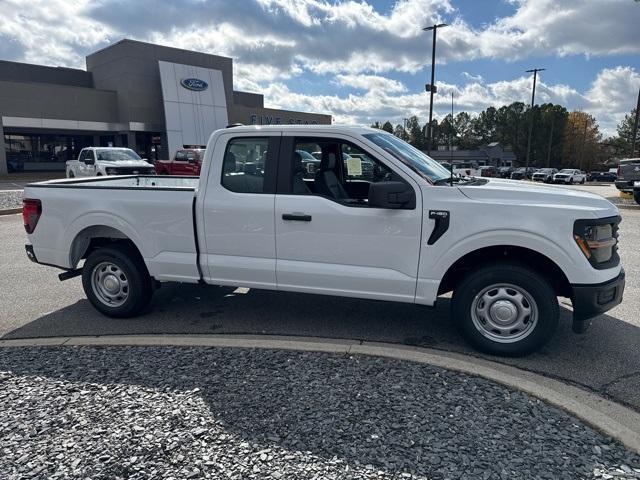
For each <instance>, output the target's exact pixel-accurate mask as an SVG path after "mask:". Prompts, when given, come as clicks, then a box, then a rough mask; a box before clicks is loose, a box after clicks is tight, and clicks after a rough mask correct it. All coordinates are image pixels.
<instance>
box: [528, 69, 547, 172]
mask: <svg viewBox="0 0 640 480" xmlns="http://www.w3.org/2000/svg"><path fill="white" fill-rule="evenodd" d="M543 70H546V68H534V69H533V70H527V73H532V72H533V91H532V92H531V112H530V113H529V136H528V138H527V163H526V170H525V177H526V176H527V173H528V172H529V159H530V157H531V134H532V133H533V105H534V104H535V101H536V79H537V78H538V72H542V71H543Z"/></svg>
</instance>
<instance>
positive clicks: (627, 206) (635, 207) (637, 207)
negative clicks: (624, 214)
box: [614, 203, 640, 210]
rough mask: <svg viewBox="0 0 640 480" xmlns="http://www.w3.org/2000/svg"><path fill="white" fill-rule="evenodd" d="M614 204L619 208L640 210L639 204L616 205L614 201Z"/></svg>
mask: <svg viewBox="0 0 640 480" xmlns="http://www.w3.org/2000/svg"><path fill="white" fill-rule="evenodd" d="M614 205H615V206H616V207H618V209H619V210H640V205H616V204H615V203H614Z"/></svg>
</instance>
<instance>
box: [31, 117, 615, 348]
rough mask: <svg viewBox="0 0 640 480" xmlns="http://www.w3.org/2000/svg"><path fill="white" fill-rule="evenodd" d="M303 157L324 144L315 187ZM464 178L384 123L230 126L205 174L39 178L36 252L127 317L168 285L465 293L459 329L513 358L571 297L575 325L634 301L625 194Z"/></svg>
mask: <svg viewBox="0 0 640 480" xmlns="http://www.w3.org/2000/svg"><path fill="white" fill-rule="evenodd" d="M301 151H304V152H309V153H314V152H320V165H319V168H318V169H317V171H315V173H314V176H313V177H312V178H309V175H308V172H306V171H305V169H304V168H303V159H302V155H301V153H300V152H301ZM363 162H365V163H367V164H369V163H370V164H372V165H373V168H366V169H365V168H363ZM257 164H260V165H261V168H246V166H245V165H257ZM450 181H451V178H450V172H449V171H448V170H446V169H444V168H443V167H442V166H440V165H439V164H438V163H437V162H435V161H434V160H432V159H431V158H429V157H428V156H426V155H425V154H423V153H422V152H420V151H419V150H416V149H415V148H413V147H411V146H410V145H408V144H407V143H405V142H403V141H402V140H400V139H398V138H397V137H395V136H393V135H391V134H388V133H386V132H382V131H380V130H374V129H369V128H360V127H337V126H297V125H291V126H272V127H243V126H241V127H235V128H227V129H223V130H218V131H216V132H214V133H213V134H212V136H211V138H210V139H209V143H208V145H207V148H206V154H205V158H204V162H203V165H202V172H201V175H200V178H199V179H198V178H183V177H153V176H140V175H133V176H119V177H112V178H93V179H83V180H78V179H75V180H54V181H48V182H42V183H36V184H30V185H27V187H26V188H25V193H24V211H23V216H24V223H25V229H26V231H27V234H28V244H27V246H26V250H27V254H28V255H29V257H30V258H31V259H32V260H33V261H35V262H39V263H42V264H46V265H52V266H57V267H59V268H61V269H64V270H65V272H63V273H61V274H60V277H61V279H63V280H64V279H67V278H71V277H73V276H75V275H82V283H83V286H84V290H85V293H86V295H87V297H88V298H89V300H90V301H91V303H92V304H93V305H94V306H95V308H96V309H98V310H99V311H101V312H103V313H104V314H106V315H109V316H113V317H129V316H133V315H136V314H139V313H140V312H141V311H142V310H143V309H145V308H146V307H147V305H148V304H149V302H150V300H151V297H152V294H153V291H154V289H155V288H156V287H157V285H159V282H164V281H175V282H188V283H195V282H204V283H207V284H212V285H231V286H244V287H250V288H263V289H277V290H287V291H295V292H305V293H315V294H327V295H341V296H349V297H359V298H369V299H377V300H389V301H399V302H409V303H417V304H421V305H430V306H432V305H434V304H435V303H436V300H437V298H438V296H439V295H442V294H444V293H447V292H451V291H453V297H452V301H451V305H452V315H451V319H452V321H453V322H455V323H456V324H457V326H458V327H459V328H460V331H461V332H462V333H463V335H464V336H465V337H466V338H467V340H468V341H470V342H471V343H472V344H473V345H475V346H476V347H477V348H479V349H482V350H484V351H488V352H491V353H495V354H502V355H522V354H526V353H529V352H531V351H533V350H535V349H536V348H538V347H540V346H541V345H542V344H543V343H544V342H545V341H546V340H547V339H548V338H549V337H550V336H551V335H552V333H553V331H554V329H555V327H556V325H557V323H558V317H559V304H558V300H557V297H558V296H563V297H568V298H570V299H571V301H572V303H573V329H574V331H576V332H583V331H584V330H585V329H586V328H587V326H588V325H589V319H590V318H592V317H594V316H596V315H597V314H599V313H601V312H604V311H606V310H608V309H610V308H612V307H614V306H615V305H617V304H618V303H620V301H621V299H622V294H623V290H624V271H623V270H622V268H621V266H620V261H619V257H618V254H617V232H618V223H619V222H620V217H619V215H618V210H617V208H616V207H615V206H614V205H612V204H611V203H610V202H608V201H607V200H605V199H603V198H602V197H599V196H597V195H592V194H589V193H585V192H579V191H573V190H565V189H560V188H556V187H547V186H542V185H528V184H522V183H520V182H513V181H509V180H501V179H494V178H491V179H478V178H464V179H463V178H455V179H454V183H453V184H450ZM83 259H84V262H83ZM303 314H304V312H301V315H303ZM425 315H427V312H426V311H425ZM389 320H390V321H393V319H389Z"/></svg>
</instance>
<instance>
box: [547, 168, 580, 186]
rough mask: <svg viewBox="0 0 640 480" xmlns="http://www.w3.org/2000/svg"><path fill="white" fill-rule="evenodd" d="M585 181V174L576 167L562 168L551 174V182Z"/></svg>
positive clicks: (571, 182) (570, 182)
mask: <svg viewBox="0 0 640 480" xmlns="http://www.w3.org/2000/svg"><path fill="white" fill-rule="evenodd" d="M586 181H587V174H586V173H584V172H583V171H582V170H578V169H577V168H563V169H562V170H560V171H559V172H558V173H556V174H555V175H554V176H553V183H565V184H569V185H570V184H573V183H584V182H586Z"/></svg>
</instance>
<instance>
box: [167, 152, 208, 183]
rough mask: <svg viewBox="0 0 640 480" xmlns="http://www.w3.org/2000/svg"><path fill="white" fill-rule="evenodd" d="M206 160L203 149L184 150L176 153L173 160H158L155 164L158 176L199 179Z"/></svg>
mask: <svg viewBox="0 0 640 480" xmlns="http://www.w3.org/2000/svg"><path fill="white" fill-rule="evenodd" d="M203 158H204V149H203V148H184V149H180V150H178V151H176V154H175V155H174V156H173V159H172V160H158V161H157V162H156V164H155V168H156V173H157V174H158V175H189V176H195V177H198V176H199V175H200V168H201V167H202V159H203Z"/></svg>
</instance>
